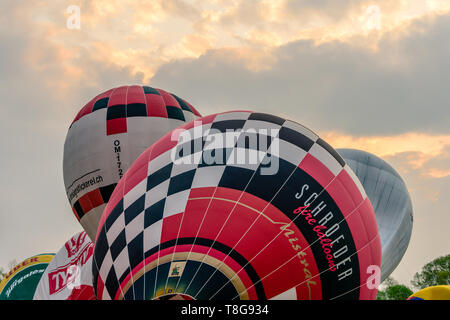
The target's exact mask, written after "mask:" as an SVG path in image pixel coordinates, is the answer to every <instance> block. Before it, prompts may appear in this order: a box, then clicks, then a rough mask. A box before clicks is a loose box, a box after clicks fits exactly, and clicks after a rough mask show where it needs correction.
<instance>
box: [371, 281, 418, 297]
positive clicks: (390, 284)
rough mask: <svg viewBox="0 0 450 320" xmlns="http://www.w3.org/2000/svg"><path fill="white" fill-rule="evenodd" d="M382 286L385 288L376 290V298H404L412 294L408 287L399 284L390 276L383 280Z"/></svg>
mask: <svg viewBox="0 0 450 320" xmlns="http://www.w3.org/2000/svg"><path fill="white" fill-rule="evenodd" d="M383 286H384V287H385V288H386V289H385V290H384V291H383V290H378V294H377V300H406V299H407V298H408V297H409V296H410V295H412V294H413V291H412V290H411V289H410V288H409V287H407V286H405V285H403V284H399V283H398V282H397V281H395V280H394V279H393V278H391V277H388V278H386V280H384V281H383Z"/></svg>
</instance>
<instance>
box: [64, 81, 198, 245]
mask: <svg viewBox="0 0 450 320" xmlns="http://www.w3.org/2000/svg"><path fill="white" fill-rule="evenodd" d="M199 115H200V114H199V113H198V112H197V110H195V108H194V107H193V106H191V105H190V104H189V103H188V102H186V101H185V100H183V99H181V98H179V97H177V96H176V95H174V94H171V93H168V92H166V91H164V90H161V89H155V88H151V87H147V86H122V87H118V88H114V89H111V90H108V91H106V92H103V93H101V94H100V95H98V96H97V97H95V98H94V99H92V100H91V101H90V102H88V103H87V104H86V105H85V106H84V107H83V108H82V109H81V110H80V112H79V113H78V114H77V116H76V117H75V120H74V121H73V123H72V124H71V126H70V128H69V131H68V132H67V137H66V141H65V144H64V161H63V171H64V172H63V173H64V184H65V188H66V193H67V197H68V199H69V202H70V205H71V207H72V210H73V212H74V214H75V216H76V218H77V219H78V220H79V221H80V223H81V225H82V226H83V228H84V229H85V230H86V232H87V233H88V235H89V237H90V238H91V239H94V238H95V233H96V231H97V226H98V220H99V219H100V216H101V213H102V211H103V209H104V207H105V203H107V202H108V199H109V197H110V195H111V193H112V191H113V190H114V187H115V186H116V184H117V182H118V181H119V179H120V178H121V177H122V176H123V174H124V173H125V171H126V170H127V169H128V168H129V166H130V165H131V164H132V163H133V161H134V160H136V159H137V157H138V156H139V155H140V154H141V153H142V152H143V151H144V150H145V149H147V147H149V146H150V145H151V144H152V143H154V142H155V141H156V140H158V139H159V138H161V137H162V136H163V135H164V134H166V133H167V132H169V131H171V130H172V129H175V128H177V127H178V126H180V125H182V124H185V123H187V122H189V121H191V120H194V119H195V118H196V117H198V116H199Z"/></svg>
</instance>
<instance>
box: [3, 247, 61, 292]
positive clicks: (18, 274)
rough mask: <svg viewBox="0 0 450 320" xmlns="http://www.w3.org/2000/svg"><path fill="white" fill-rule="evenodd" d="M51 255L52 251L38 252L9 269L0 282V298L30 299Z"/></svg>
mask: <svg viewBox="0 0 450 320" xmlns="http://www.w3.org/2000/svg"><path fill="white" fill-rule="evenodd" d="M53 257H54V254H53V253H44V254H39V255H36V256H33V257H31V258H28V259H25V260H24V261H22V262H21V263H19V264H18V265H16V266H15V267H14V268H13V269H11V270H10V271H9V273H8V274H7V275H6V276H5V277H4V278H3V280H2V281H1V282H0V300H32V299H33V295H34V293H35V291H36V287H37V285H38V283H39V281H40V279H41V277H42V274H43V273H44V271H45V269H46V268H47V266H48V264H49V263H50V261H51V260H52V259H53Z"/></svg>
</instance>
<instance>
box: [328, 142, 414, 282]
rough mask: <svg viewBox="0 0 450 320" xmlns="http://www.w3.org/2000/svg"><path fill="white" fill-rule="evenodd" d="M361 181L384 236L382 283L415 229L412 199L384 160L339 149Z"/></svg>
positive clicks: (382, 245)
mask: <svg viewBox="0 0 450 320" xmlns="http://www.w3.org/2000/svg"><path fill="white" fill-rule="evenodd" d="M336 150H337V152H338V153H339V154H340V155H341V156H342V157H343V158H344V160H345V162H347V164H348V165H349V166H350V168H352V170H353V171H354V172H355V174H356V176H357V177H358V179H359V180H360V181H361V184H362V185H363V187H364V189H365V191H366V194H367V196H368V197H369V200H370V202H371V203H372V207H373V209H374V211H375V215H376V219H377V224H378V231H379V233H380V239H381V247H382V249H381V250H382V258H381V281H384V280H385V279H386V278H387V277H388V276H389V275H390V274H391V273H392V272H393V271H394V270H395V268H396V267H397V266H398V264H399V263H400V261H401V260H402V258H403V255H404V254H405V252H406V249H407V248H408V245H409V240H410V238H411V232H412V227H413V208H412V203H411V197H410V195H409V192H408V189H407V187H406V185H405V182H404V181H403V179H402V178H401V177H400V175H399V174H398V173H397V171H395V169H394V168H392V167H391V166H390V165H389V164H388V163H387V162H386V161H384V160H383V159H381V158H379V157H377V156H375V155H373V154H371V153H369V152H366V151H362V150H356V149H336Z"/></svg>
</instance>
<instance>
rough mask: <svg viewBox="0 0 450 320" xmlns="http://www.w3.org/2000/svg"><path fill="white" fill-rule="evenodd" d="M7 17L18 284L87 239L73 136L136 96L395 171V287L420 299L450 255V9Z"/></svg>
mask: <svg viewBox="0 0 450 320" xmlns="http://www.w3.org/2000/svg"><path fill="white" fill-rule="evenodd" d="M0 9H1V11H2V12H4V13H5V14H2V15H1V16H0V52H1V54H0V56H1V59H0V97H1V103H0V105H1V110H2V116H1V117H0V146H1V157H0V168H1V169H2V173H3V175H2V179H1V180H0V267H3V269H4V270H6V269H8V266H9V264H10V262H11V261H13V260H15V261H17V262H20V261H21V260H23V259H25V258H27V257H29V256H32V255H34V254H38V253H45V252H57V251H58V250H59V249H60V248H61V247H62V246H63V244H64V242H65V241H67V240H68V239H69V238H70V237H71V236H72V235H73V234H75V233H76V232H79V231H81V230H82V228H81V226H80V225H79V224H78V222H77V220H76V218H75V217H74V216H73V213H72V210H71V208H70V205H69V202H68V200H67V197H66V194H65V190H64V182H63V174H62V160H63V146H64V141H65V137H66V133H67V130H68V128H69V125H70V123H71V122H72V120H73V119H74V117H75V115H76V113H77V112H78V110H79V109H80V108H81V107H83V106H84V105H85V104H86V103H87V102H88V101H89V100H91V99H92V98H93V97H95V96H96V95H97V94H99V93H101V92H103V91H106V90H108V89H110V88H113V87H115V86H120V85H131V84H142V85H150V86H153V87H156V88H162V89H164V90H167V91H169V92H173V93H175V94H177V95H178V96H180V97H182V98H184V99H186V100H187V101H189V102H190V103H191V104H192V105H194V106H195V107H196V108H197V109H198V110H199V111H200V112H201V113H202V114H203V115H207V114H211V113H216V112H222V111H228V110H242V109H245V110H254V111H258V112H267V113H273V114H277V115H279V116H282V117H285V118H288V119H292V120H295V121H297V122H299V123H301V124H303V125H305V126H307V127H308V128H310V129H312V130H313V131H315V132H316V133H318V134H319V135H320V136H321V137H322V138H323V139H325V140H326V141H327V142H328V143H329V144H331V145H332V146H333V147H335V148H356V149H361V150H365V151H368V152H371V153H373V154H375V155H377V156H379V157H381V158H382V159H384V160H386V161H387V162H388V163H390V164H391V165H392V166H393V167H394V168H395V169H396V170H397V171H398V172H399V173H400V175H401V176H402V177H403V179H404V181H405V183H406V185H407V187H408V189H409V191H410V194H411V198H412V202H413V209H414V227H413V232H412V237H411V241H410V245H409V248H408V250H407V251H406V254H405V256H404V258H403V260H402V262H401V263H400V265H399V266H398V267H397V269H396V270H395V271H394V272H393V274H392V276H393V277H394V278H395V279H396V280H398V281H399V282H401V283H404V284H409V282H410V280H411V279H412V277H413V275H414V273H415V272H417V271H420V269H421V267H422V266H423V265H424V264H426V263H427V262H429V261H431V260H432V259H434V258H436V257H438V256H442V255H446V254H449V253H450V245H449V243H450V241H449V240H450V233H449V231H448V227H449V226H450V209H449V208H450V196H449V195H450V90H449V87H448V84H449V83H450V41H449V35H450V2H449V1H444V0H410V1H404V0H378V1H374V0H372V1H366V0H340V1H335V0H260V1H259V0H258V1H257V0H209V1H206V0H205V1H203V0H147V1H144V0H142V1H132V0H120V1H119V0H84V1H82V0H78V1H77V0H67V1H66V0H56V1H51V2H50V1H41V0H35V1H32V2H31V1H26V0H2V1H1V3H0ZM78 13H79V15H78ZM78 18H79V19H78Z"/></svg>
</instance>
